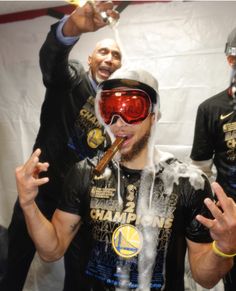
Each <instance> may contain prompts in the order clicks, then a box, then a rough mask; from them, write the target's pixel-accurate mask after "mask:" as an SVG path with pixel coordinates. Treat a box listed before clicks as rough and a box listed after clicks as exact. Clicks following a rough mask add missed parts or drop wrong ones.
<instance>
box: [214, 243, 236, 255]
mask: <svg viewBox="0 0 236 291" xmlns="http://www.w3.org/2000/svg"><path fill="white" fill-rule="evenodd" d="M212 250H213V252H214V253H215V254H216V255H218V256H220V257H223V258H233V257H235V256H236V253H235V254H231V255H228V254H225V253H223V252H221V251H220V250H219V249H218V248H217V246H216V241H215V240H214V241H213V242H212Z"/></svg>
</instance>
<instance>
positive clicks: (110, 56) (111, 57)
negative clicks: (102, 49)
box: [105, 53, 113, 62]
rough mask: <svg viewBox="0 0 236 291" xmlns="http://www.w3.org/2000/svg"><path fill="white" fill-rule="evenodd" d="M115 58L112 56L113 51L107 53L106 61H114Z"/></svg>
mask: <svg viewBox="0 0 236 291" xmlns="http://www.w3.org/2000/svg"><path fill="white" fill-rule="evenodd" d="M112 60H113V56H112V53H109V54H107V55H106V58H105V61H106V62H112Z"/></svg>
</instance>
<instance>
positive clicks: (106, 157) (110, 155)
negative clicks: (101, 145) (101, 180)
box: [93, 137, 125, 176]
mask: <svg viewBox="0 0 236 291" xmlns="http://www.w3.org/2000/svg"><path fill="white" fill-rule="evenodd" d="M124 141H125V138H124V137H117V138H116V140H115V141H114V142H113V144H112V145H111V146H110V147H109V149H108V150H107V151H106V152H105V154H104V156H103V157H102V158H101V160H100V161H99V162H98V164H97V166H96V168H95V169H94V171H93V173H94V174H95V175H96V176H100V175H101V174H102V173H103V172H104V170H105V168H106V166H107V164H108V163H109V162H110V160H111V159H112V158H113V156H114V155H115V153H116V152H117V151H118V150H119V149H120V147H121V145H122V144H123V142H124Z"/></svg>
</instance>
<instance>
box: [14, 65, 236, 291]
mask: <svg viewBox="0 0 236 291" xmlns="http://www.w3.org/2000/svg"><path fill="white" fill-rule="evenodd" d="M159 104H160V99H159V94H158V83H157V80H156V79H155V78H154V77H153V76H152V75H151V74H150V73H148V72H147V71H144V70H142V69H140V70H139V69H136V70H130V69H128V70H127V69H123V70H122V69H119V70H117V71H116V72H115V73H114V74H112V76H111V77H110V78H109V79H108V80H106V81H103V82H102V83H101V84H100V85H99V90H98V92H97V95H96V100H95V105H96V106H95V109H96V116H97V118H98V120H99V121H100V122H101V124H102V125H103V126H104V127H105V129H106V130H107V132H109V135H110V137H111V140H112V141H114V143H113V146H112V148H113V147H114V149H118V150H119V152H118V153H117V154H116V155H115V156H114V157H113V159H112V160H111V161H109V159H108V158H107V154H106V155H105V157H106V163H104V165H105V168H104V169H102V167H100V163H101V161H100V158H98V157H94V158H92V159H89V158H87V159H85V160H83V161H81V162H79V163H76V164H75V165H74V167H73V168H72V169H71V170H70V171H69V173H68V175H67V176H66V178H65V183H64V187H63V196H62V199H61V201H60V203H59V205H58V208H57V209H56V211H55V213H54V215H53V218H52V221H51V222H50V221H49V220H47V218H46V217H45V216H43V214H42V213H41V212H40V209H39V208H38V206H37V204H36V203H35V199H36V197H37V195H38V187H42V185H46V184H47V183H48V181H49V179H48V177H43V178H41V177H39V176H38V173H39V172H44V173H46V172H47V170H48V169H49V164H48V163H47V162H45V163H40V162H39V157H40V155H41V154H42V151H41V150H40V149H36V150H35V152H34V153H33V154H32V156H31V157H30V158H29V160H28V161H27V162H26V163H25V164H24V165H22V166H20V167H18V168H17V169H16V181H17V187H18V193H19V201H20V205H21V207H22V210H23V212H24V215H25V219H26V222H27V227H28V231H29V234H30V236H31V237H32V239H33V241H34V242H35V245H36V249H37V251H38V253H39V255H40V256H41V257H42V258H43V259H44V260H46V261H53V260H57V259H59V258H60V257H61V256H63V254H64V253H65V251H66V249H67V248H68V246H69V244H70V242H71V241H72V239H73V237H74V236H75V235H76V233H77V232H78V231H79V230H81V229H83V233H81V234H80V238H81V240H82V241H84V243H87V244H88V245H89V253H90V255H89V259H88V262H87V266H86V275H87V276H88V278H89V281H90V282H91V290H99V291H105V290H116V288H117V289H118V290H165V291H173V290H178V291H184V280H183V277H184V258H185V251H186V247H187V248H188V254H189V261H190V266H191V271H192V274H193V278H194V279H195V280H196V281H197V282H198V283H199V284H200V285H202V286H203V287H205V288H212V287H213V286H214V285H215V284H216V283H217V282H218V281H219V280H220V278H221V277H222V276H223V275H224V274H225V273H226V272H228V271H229V269H230V268H231V267H232V265H233V259H232V258H233V257H234V256H235V255H236V254H235V252H236V243H235V241H236V231H235V230H236V205H235V203H234V202H233V200H232V199H231V198H227V196H226V195H225V193H224V192H223V191H222V189H221V188H220V186H219V185H217V184H216V185H213V187H214V190H215V191H216V194H217V197H218V198H219V203H220V204H219V206H218V205H216V204H215V203H214V201H213V200H212V199H213V195H212V192H211V187H210V184H209V182H208V180H207V178H206V176H205V175H204V174H203V172H202V171H201V170H199V169H197V168H196V167H193V166H188V165H186V164H184V163H181V162H179V161H178V160H176V159H175V158H174V157H173V156H172V155H171V154H169V153H164V152H160V151H159V150H158V149H157V146H155V135H156V124H157V121H158V119H159V117H160V108H159ZM120 140H121V144H120V145H119V146H118V145H117V146H114V144H115V145H116V143H117V141H120ZM110 152H111V149H110V150H108V153H110ZM112 154H114V153H112ZM102 164H103V159H102ZM98 169H99V171H98ZM100 169H101V170H100ZM219 207H220V208H219ZM208 209H209V210H210V211H209V210H208ZM232 217H235V221H234V222H232ZM208 229H209V231H208ZM84 234H86V235H85V236H84ZM212 241H213V242H212ZM78 259H79V258H78Z"/></svg>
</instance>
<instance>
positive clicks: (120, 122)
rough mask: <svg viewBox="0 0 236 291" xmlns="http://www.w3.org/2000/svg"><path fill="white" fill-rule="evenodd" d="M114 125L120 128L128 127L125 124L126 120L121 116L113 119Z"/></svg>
mask: <svg viewBox="0 0 236 291" xmlns="http://www.w3.org/2000/svg"><path fill="white" fill-rule="evenodd" d="M112 124H115V125H116V126H118V127H121V126H124V125H126V123H125V122H124V120H123V119H122V118H121V117H120V116H119V115H115V116H113V118H112Z"/></svg>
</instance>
